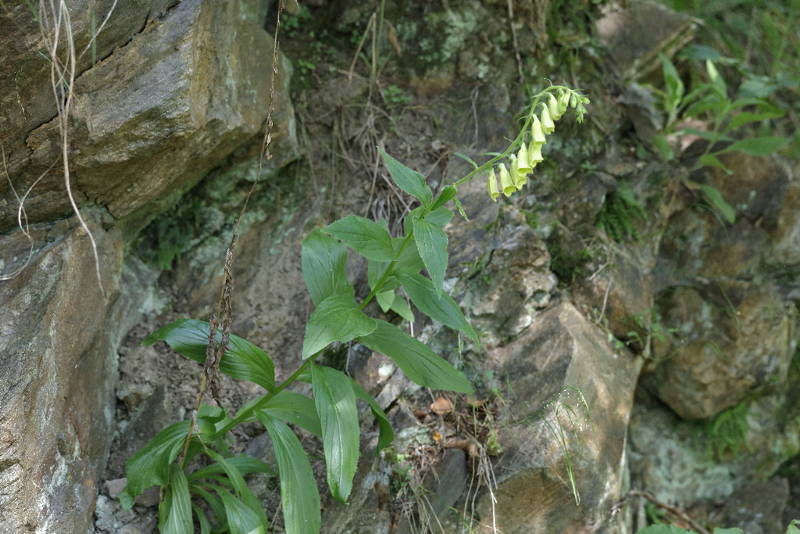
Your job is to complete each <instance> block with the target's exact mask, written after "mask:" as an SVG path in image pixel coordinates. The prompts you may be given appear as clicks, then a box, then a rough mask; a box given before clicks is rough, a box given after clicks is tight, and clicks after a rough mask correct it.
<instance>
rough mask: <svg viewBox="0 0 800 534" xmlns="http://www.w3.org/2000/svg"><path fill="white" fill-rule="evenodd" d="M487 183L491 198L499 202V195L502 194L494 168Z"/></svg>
mask: <svg viewBox="0 0 800 534" xmlns="http://www.w3.org/2000/svg"><path fill="white" fill-rule="evenodd" d="M486 184H487V186H488V189H489V198H491V199H492V200H494V201H495V202H497V197H499V196H500V191H498V190H497V175H496V174H495V173H494V169H492V170H491V171H489V179H488V180H487V181H486Z"/></svg>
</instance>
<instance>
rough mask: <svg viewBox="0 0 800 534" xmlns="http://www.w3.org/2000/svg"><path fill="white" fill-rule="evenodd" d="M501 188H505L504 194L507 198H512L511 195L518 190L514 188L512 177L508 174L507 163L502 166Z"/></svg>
mask: <svg viewBox="0 0 800 534" xmlns="http://www.w3.org/2000/svg"><path fill="white" fill-rule="evenodd" d="M500 187H502V188H503V194H504V195H505V196H507V197H510V196H511V193H513V192H514V191H516V189H517V188H516V187H514V182H513V181H512V180H511V175H510V174H508V169H507V168H506V165H505V163H501V164H500Z"/></svg>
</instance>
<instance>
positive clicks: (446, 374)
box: [359, 320, 472, 393]
mask: <svg viewBox="0 0 800 534" xmlns="http://www.w3.org/2000/svg"><path fill="white" fill-rule="evenodd" d="M376 323H377V328H376V329H375V331H374V332H372V333H371V334H369V335H367V336H363V337H361V338H359V342H360V343H362V344H364V345H365V346H367V347H368V348H370V349H372V350H374V351H376V352H380V353H381V354H385V355H386V356H388V357H389V358H391V359H392V360H393V361H394V362H395V363H396V364H397V366H398V367H399V368H400V369H402V370H403V372H404V373H405V375H406V376H407V377H408V378H409V380H412V381H413V382H416V383H417V384H419V385H421V386H425V387H429V388H432V389H446V390H451V391H458V392H460V393H472V385H471V384H470V383H469V381H468V380H467V378H466V377H465V376H464V375H463V374H462V373H461V372H460V371H458V370H456V368H455V367H453V366H452V365H450V363H448V362H447V361H446V360H444V359H442V358H441V357H439V356H437V355H436V354H435V353H434V352H433V351H432V350H431V349H429V348H428V346H427V345H425V344H424V343H422V342H420V341H417V340H416V339H414V338H412V337H410V336H409V335H408V334H406V333H405V332H403V331H402V330H400V329H399V328H397V327H396V326H394V325H392V324H389V323H387V322H385V321H379V320H378V321H376Z"/></svg>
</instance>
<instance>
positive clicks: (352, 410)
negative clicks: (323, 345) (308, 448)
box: [311, 365, 360, 502]
mask: <svg viewBox="0 0 800 534" xmlns="http://www.w3.org/2000/svg"><path fill="white" fill-rule="evenodd" d="M311 385H312V387H313V388H314V402H315V403H316V406H317V413H318V414H319V420H320V422H321V423H322V445H323V450H324V451H325V465H326V467H327V473H328V486H330V488H331V494H332V495H333V497H334V498H336V499H338V500H340V501H342V502H344V501H346V500H347V497H348V496H349V495H350V491H351V490H352V488H353V476H355V474H356V469H358V453H359V436H360V432H359V428H358V410H357V408H356V397H355V394H354V392H353V387H352V386H351V385H350V379H349V378H348V377H347V376H346V375H345V374H344V373H342V372H341V371H337V370H336V369H332V368H330V367H323V366H320V365H313V366H312V367H311Z"/></svg>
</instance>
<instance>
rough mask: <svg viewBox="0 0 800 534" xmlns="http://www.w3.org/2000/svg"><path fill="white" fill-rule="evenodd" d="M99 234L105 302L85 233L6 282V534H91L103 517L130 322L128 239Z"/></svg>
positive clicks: (2, 353) (1, 523) (1, 454)
mask: <svg viewBox="0 0 800 534" xmlns="http://www.w3.org/2000/svg"><path fill="white" fill-rule="evenodd" d="M93 230H94V235H95V237H96V238H97V239H98V251H99V253H100V267H101V275H102V277H103V283H104V287H105V292H106V293H105V297H104V296H103V295H102V294H101V293H100V287H99V285H98V282H97V279H96V277H95V267H94V259H93V256H92V250H91V246H90V244H89V239H88V238H87V236H86V235H85V234H84V232H83V230H81V229H74V230H72V231H71V232H70V233H68V234H67V235H66V236H65V237H64V238H63V239H62V240H61V241H59V242H57V243H54V244H53V245H52V246H51V247H50V248H49V249H47V250H45V251H43V252H41V253H40V254H39V255H38V257H37V258H36V259H35V260H34V261H33V262H32V263H31V265H30V266H29V267H28V268H27V269H26V270H25V271H23V272H22V274H20V275H19V276H18V277H16V278H14V279H12V280H9V281H5V282H2V283H0V328H1V329H2V330H0V392H2V399H1V400H2V402H0V436H1V438H0V441H2V444H3V445H2V448H1V449H0V466H2V467H1V468H0V494H1V495H2V497H1V498H0V508H2V509H3V514H2V519H0V532H37V533H39V532H41V533H45V532H85V530H86V527H87V526H88V525H89V522H90V520H91V516H92V512H93V511H94V500H95V497H96V495H97V487H96V483H97V478H98V476H99V474H100V473H101V472H102V468H103V467H104V465H105V460H106V455H107V454H108V447H109V441H110V437H111V423H112V417H113V411H112V409H111V407H112V405H113V404H112V403H113V387H114V383H115V377H116V354H115V344H116V343H118V341H119V338H120V336H121V334H120V332H119V325H120V324H125V323H126V322H127V320H126V319H125V317H124V316H125V314H126V310H125V309H121V307H120V306H117V305H115V302H116V301H117V300H118V297H119V280H120V276H121V271H122V241H121V238H120V236H119V233H118V232H113V231H112V232H108V233H107V232H104V231H103V230H102V229H100V228H98V227H95V228H94V229H93ZM123 328H124V326H123Z"/></svg>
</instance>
